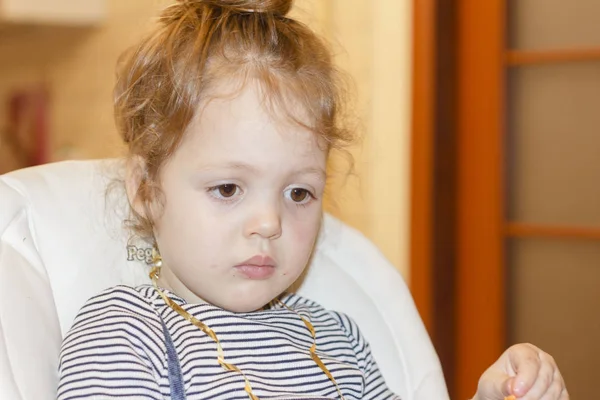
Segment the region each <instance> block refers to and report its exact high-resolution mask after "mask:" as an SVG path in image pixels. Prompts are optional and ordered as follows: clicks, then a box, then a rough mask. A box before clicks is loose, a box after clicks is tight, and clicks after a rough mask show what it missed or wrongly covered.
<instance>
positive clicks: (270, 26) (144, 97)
mask: <svg viewBox="0 0 600 400" xmlns="http://www.w3.org/2000/svg"><path fill="white" fill-rule="evenodd" d="M292 2H293V1H292V0H254V1H252V0H178V1H176V2H175V3H174V4H173V5H171V6H170V7H168V8H166V9H165V10H164V11H163V12H162V14H161V16H160V18H159V25H158V27H157V28H156V29H155V30H154V31H153V32H152V33H150V34H149V35H148V36H147V37H145V38H144V39H143V40H142V41H141V42H140V43H139V44H138V45H136V46H134V47H133V48H132V49H130V50H129V51H128V52H126V53H125V54H124V57H123V59H122V62H121V63H120V68H119V69H118V73H117V84H116V86H115V91H114V95H115V118H116V123H117V127H118V130H119V132H120V134H121V136H122V138H123V140H124V141H125V143H126V144H127V145H128V149H129V157H139V158H141V159H142V160H143V161H144V164H145V171H144V174H143V177H142V179H141V182H140V186H139V189H138V191H137V193H136V196H137V199H138V200H139V201H140V202H141V203H142V204H144V207H145V209H146V211H147V212H146V213H145V215H146V217H145V216H143V215H141V214H140V213H137V212H136V211H135V210H134V209H133V207H132V213H133V218H132V219H131V220H130V221H129V225H130V228H132V229H133V231H134V233H136V234H137V235H139V236H140V237H142V238H145V239H152V238H153V232H152V231H153V222H152V220H151V218H150V217H149V215H150V214H149V213H148V210H149V205H150V204H151V202H153V201H156V200H157V199H162V193H161V191H160V187H159V184H158V177H159V171H160V168H161V166H162V165H163V164H164V162H165V161H166V160H168V158H169V157H170V156H171V155H172V154H173V153H174V151H175V150H176V149H177V147H178V145H179V144H180V143H181V140H182V138H183V135H184V133H185V130H186V128H187V126H188V125H189V123H190V121H191V120H192V118H193V117H194V115H195V114H196V113H197V112H198V109H199V107H200V105H201V102H203V101H206V99H207V98H209V97H210V96H211V95H214V93H210V90H211V88H214V87H215V85H216V84H217V83H218V82H219V81H223V79H224V78H225V79H227V80H229V81H231V80H234V81H235V82H239V83H240V85H241V86H240V89H241V87H242V86H243V85H244V84H245V82H247V81H248V80H249V79H253V80H256V81H257V82H258V83H259V84H260V86H261V89H262V92H263V94H264V96H265V100H267V102H266V104H270V105H271V106H278V107H277V109H282V110H284V111H285V114H286V117H287V118H289V119H290V120H292V121H293V122H294V123H297V124H300V125H302V126H304V127H306V128H308V129H310V130H311V131H313V132H314V133H315V134H317V135H318V136H319V137H320V138H322V139H324V141H325V143H327V146H328V149H331V148H342V147H343V146H344V145H345V144H347V143H348V142H350V141H351V140H352V134H351V132H350V131H349V130H347V129H344V128H343V127H342V124H341V118H340V108H341V106H342V105H343V104H344V102H343V101H342V100H343V97H344V96H343V93H344V91H343V90H342V87H343V85H342V82H343V80H342V79H341V75H340V74H339V72H338V71H337V69H336V68H335V66H334V64H333V61H332V57H331V53H330V51H329V49H328V47H327V45H326V44H325V43H324V41H323V40H322V39H321V38H319V37H318V36H316V35H315V34H314V33H313V32H312V31H311V30H310V29H309V28H308V27H306V26H305V25H304V24H302V23H300V22H298V21H296V20H293V19H291V18H288V17H287V14H288V12H289V11H290V9H291V7H292ZM290 101H293V102H295V103H300V104H301V105H302V106H303V111H304V118H303V119H302V120H301V119H300V118H299V117H298V116H297V115H293V114H292V113H291V111H290V108H291V107H289V105H290ZM306 117H308V118H306Z"/></svg>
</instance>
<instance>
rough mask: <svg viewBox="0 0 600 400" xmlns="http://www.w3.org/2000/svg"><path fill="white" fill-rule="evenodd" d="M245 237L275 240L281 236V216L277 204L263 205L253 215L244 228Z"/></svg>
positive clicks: (258, 206)
mask: <svg viewBox="0 0 600 400" xmlns="http://www.w3.org/2000/svg"><path fill="white" fill-rule="evenodd" d="M244 231H245V232H244V233H245V236H247V237H252V236H260V237H262V238H264V239H268V240H274V239H277V238H279V237H280V236H281V215H280V211H279V207H278V206H277V205H275V204H265V203H262V204H260V205H257V208H256V210H255V211H254V212H253V213H251V215H250V217H249V218H248V219H247V221H246V226H245V228H244Z"/></svg>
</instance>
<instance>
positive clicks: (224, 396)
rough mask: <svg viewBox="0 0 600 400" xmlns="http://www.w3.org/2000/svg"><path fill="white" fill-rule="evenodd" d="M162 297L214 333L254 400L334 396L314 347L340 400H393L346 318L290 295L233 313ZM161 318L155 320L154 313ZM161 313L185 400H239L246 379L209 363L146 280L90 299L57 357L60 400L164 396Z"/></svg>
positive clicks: (205, 343)
mask: <svg viewBox="0 0 600 400" xmlns="http://www.w3.org/2000/svg"><path fill="white" fill-rule="evenodd" d="M165 293H166V294H167V296H168V297H169V298H171V299H172V300H173V301H175V302H176V303H178V304H179V305H180V306H181V307H183V309H185V310H186V311H187V312H188V313H190V314H192V315H193V316H195V317H196V318H197V319H199V320H200V321H202V322H204V323H205V324H207V325H208V326H209V327H211V329H213V330H214V331H215V333H216V334H217V336H218V338H219V340H220V342H221V344H222V346H223V350H224V353H225V360H226V361H227V362H229V363H232V364H234V365H236V366H237V367H238V368H240V369H241V370H242V371H243V372H244V374H245V375H246V376H247V377H248V379H249V381H250V382H251V384H252V388H253V391H254V393H255V394H256V395H257V396H258V397H259V398H260V399H288V400H290V399H337V398H339V395H338V393H337V390H336V388H335V386H334V385H333V383H332V382H331V381H330V379H329V378H328V377H327V376H326V375H325V374H324V372H323V371H322V370H321V369H320V368H319V367H318V366H317V364H316V363H315V362H314V361H313V360H312V359H311V357H310V353H309V349H310V346H311V345H312V343H313V339H312V336H311V335H310V332H309V331H308V329H307V327H306V325H305V324H304V323H303V321H302V320H301V319H300V318H299V316H298V314H300V315H302V316H303V317H304V318H306V319H308V320H309V321H311V323H312V324H313V326H314V327H315V330H316V336H317V353H318V354H319V357H320V358H321V360H322V361H323V362H324V363H325V365H326V366H327V368H328V369H329V371H330V372H331V374H332V375H333V376H334V377H335V380H336V381H337V383H338V385H339V388H340V390H341V392H342V393H343V395H344V397H345V398H346V399H347V400H359V399H362V400H371V399H373V400H375V399H377V400H384V399H386V400H391V399H393V400H399V399H400V398H399V397H398V396H396V395H394V394H393V393H391V391H390V390H389V389H388V388H387V387H386V385H385V382H384V379H383V377H382V376H381V373H380V372H379V370H378V368H377V364H376V363H375V360H374V359H373V356H372V355H371V350H370V348H369V344H368V343H367V342H366V341H365V339H364V337H363V336H362V335H361V333H360V331H359V330H358V327H357V325H356V324H355V323H354V322H353V321H352V320H351V319H350V318H349V317H347V316H346V315H344V314H341V313H337V312H334V311H328V310H325V309H324V308H323V307H321V306H320V305H318V304H316V303H315V302H313V301H311V300H308V299H305V298H303V297H300V296H298V295H295V294H288V295H285V296H284V297H282V298H281V301H282V302H283V303H285V304H286V305H287V306H288V307H290V308H291V309H293V310H294V311H290V310H289V309H288V308H286V307H283V306H281V305H275V306H271V307H269V308H266V309H264V310H261V311H255V312H249V313H235V312H230V311H226V310H223V309H221V308H219V307H217V306H214V305H211V304H188V303H186V302H185V300H183V299H182V298H180V297H178V296H176V295H175V294H173V293H171V292H169V291H167V290H165ZM159 314H160V316H159ZM161 317H162V319H163V320H164V322H165V325H166V327H167V329H168V330H169V332H170V334H171V336H172V338H173V342H174V344H175V348H176V351H177V354H178V357H179V360H180V364H181V370H182V373H183V380H184V386H185V390H186V394H187V398H188V399H189V400H196V399H214V400H234V399H239V400H247V399H248V395H247V394H246V393H245V391H244V378H243V376H242V375H241V374H239V373H237V372H230V371H226V370H224V369H223V368H222V367H221V366H220V365H219V364H218V363H217V350H216V344H215V342H214V341H213V339H211V338H210V337H208V336H207V335H206V334H205V333H204V332H202V331H201V330H200V329H198V328H197V327H196V326H194V325H192V324H191V323H189V322H188V321H186V320H185V319H184V318H183V317H181V316H180V315H179V314H178V313H177V312H176V311H174V310H173V309H171V308H170V307H169V306H168V305H166V304H165V302H164V300H163V299H162V298H161V297H160V295H159V293H158V292H157V291H156V290H155V289H154V287H152V286H150V285H143V286H140V287H137V288H131V287H128V286H116V287H113V288H111V289H108V290H105V291H104V292H102V293H101V294H100V295H98V296H96V297H93V298H92V299H90V300H89V301H88V302H87V303H86V304H85V305H84V306H83V308H82V309H81V310H80V312H79V314H78V315H77V317H76V319H75V321H74V324H73V327H72V328H71V330H70V331H69V333H68V334H67V336H66V338H65V340H64V342H63V346H62V349H61V355H60V366H59V374H60V384H59V388H58V400H70V399H108V398H111V399H112V398H123V399H165V398H167V399H168V398H169V395H170V393H169V392H170V387H169V379H168V367H167V357H166V344H165V336H164V333H163V329H162V323H161Z"/></svg>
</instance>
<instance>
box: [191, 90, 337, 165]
mask: <svg viewBox="0 0 600 400" xmlns="http://www.w3.org/2000/svg"><path fill="white" fill-rule="evenodd" d="M225 89H228V88H225ZM223 92H224V93H227V91H226V90H224V91H223ZM289 111H290V110H287V109H286V110H281V109H278V108H277V107H276V106H271V105H270V104H267V103H266V100H265V96H263V95H262V94H261V92H260V88H259V87H258V85H256V84H248V85H246V86H245V87H244V88H242V89H241V90H239V91H238V92H237V93H235V92H234V95H222V96H214V97H212V98H211V99H210V100H209V101H207V102H206V104H203V105H202V107H201V108H200V109H199V110H198V113H197V115H196V117H195V118H194V119H193V120H192V122H191V124H190V125H189V127H188V129H187V132H186V135H185V139H184V142H183V143H182V147H183V149H182V150H183V152H185V153H186V154H187V155H188V156H189V157H192V158H196V159H197V161H198V162H211V163H214V162H215V161H220V159H225V160H226V161H232V160H233V161H241V162H242V161H243V162H244V163H258V164H268V163H269V162H271V164H273V163H281V162H283V164H284V165H293V164H295V163H302V164H306V163H312V164H314V163H318V164H324V163H325V159H326V146H325V143H324V141H323V140H322V139H320V138H319V137H318V136H317V135H316V134H315V133H314V132H312V131H311V130H309V129H308V128H305V127H303V126H301V125H300V124H298V123H295V122H293V121H292V120H291V118H290V117H289V115H288V114H287V113H288V112H289ZM291 111H292V112H294V113H295V114H294V115H293V117H294V118H297V119H299V120H300V121H302V118H303V114H305V113H303V109H302V107H301V106H300V105H297V106H295V107H294V108H293V109H292V110H291Z"/></svg>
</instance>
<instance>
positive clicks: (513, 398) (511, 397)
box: [504, 394, 517, 400]
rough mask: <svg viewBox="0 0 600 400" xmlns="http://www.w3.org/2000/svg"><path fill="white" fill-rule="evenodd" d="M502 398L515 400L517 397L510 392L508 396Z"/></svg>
mask: <svg viewBox="0 0 600 400" xmlns="http://www.w3.org/2000/svg"><path fill="white" fill-rule="evenodd" d="M504 400H517V398H516V397H515V396H514V395H512V394H511V395H510V396H508V397H505V398H504Z"/></svg>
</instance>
